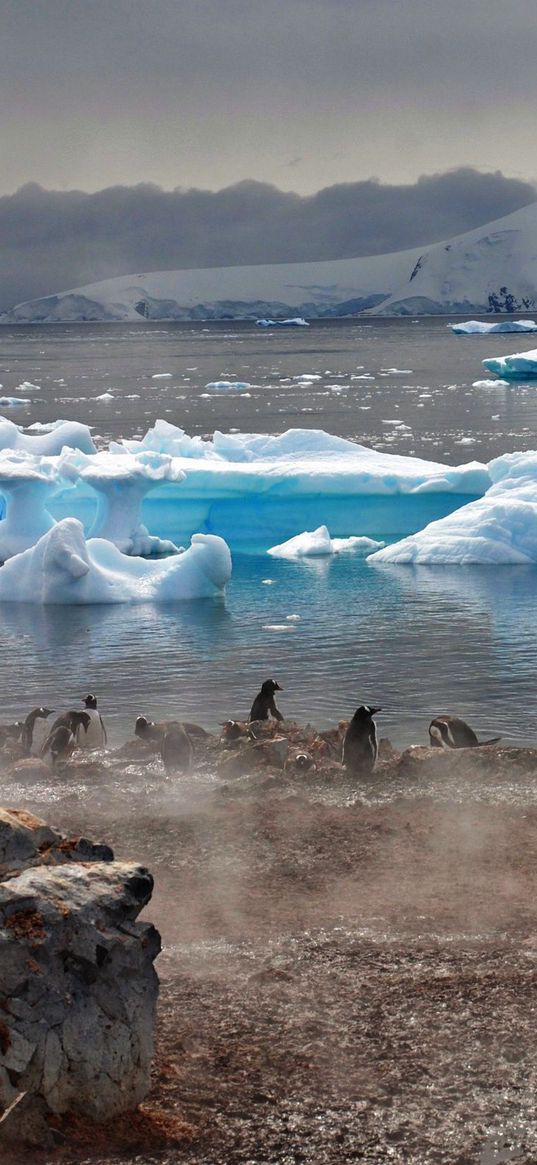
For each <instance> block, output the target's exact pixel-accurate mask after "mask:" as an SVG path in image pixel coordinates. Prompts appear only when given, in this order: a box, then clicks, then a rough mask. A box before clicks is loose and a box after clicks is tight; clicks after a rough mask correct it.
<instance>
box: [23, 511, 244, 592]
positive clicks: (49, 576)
mask: <svg viewBox="0 0 537 1165" xmlns="http://www.w3.org/2000/svg"><path fill="white" fill-rule="evenodd" d="M230 576H231V555H230V553H229V549H228V547H227V545H226V543H225V542H224V540H223V539H222V538H218V537H217V536H216V535H215V534H194V535H193V537H192V545H191V546H190V548H189V549H188V550H185V552H184V553H183V554H179V555H176V556H175V557H172V558H165V559H159V560H157V561H148V560H146V559H143V558H129V557H127V556H126V555H124V554H122V553H121V551H119V550H118V549H117V547H115V546H113V545H112V543H110V542H107V541H105V540H104V539H102V538H94V539H91V540H90V541H89V542H86V541H85V539H84V531H83V527H82V524H81V523H80V522H78V521H77V520H76V518H65V519H64V520H63V521H62V522H58V523H57V524H56V525H55V526H54V527H53V528H52V529H51V530H50V531H49V532H48V533H47V534H44V535H43V537H42V538H40V540H39V542H38V543H37V545H36V546H34V547H32V549H31V550H25V551H24V553H23V554H17V555H16V556H15V557H14V558H11V559H10V561H9V562H6V563H5V565H4V566H3V567H2V568H1V569H0V601H4V602H13V603H61V604H83V603H145V602H173V601H175V600H177V599H197V598H208V597H210V596H213V595H216V594H221V593H222V592H223V591H224V588H225V585H226V583H227V582H228V580H229V578H230Z"/></svg>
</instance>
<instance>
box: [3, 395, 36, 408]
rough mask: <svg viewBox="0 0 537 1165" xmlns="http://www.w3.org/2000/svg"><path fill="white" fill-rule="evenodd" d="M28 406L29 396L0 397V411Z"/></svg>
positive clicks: (29, 402)
mask: <svg viewBox="0 0 537 1165" xmlns="http://www.w3.org/2000/svg"><path fill="white" fill-rule="evenodd" d="M29 404H31V400H30V397H29V396H0V409H16V408H20V407H21V405H29Z"/></svg>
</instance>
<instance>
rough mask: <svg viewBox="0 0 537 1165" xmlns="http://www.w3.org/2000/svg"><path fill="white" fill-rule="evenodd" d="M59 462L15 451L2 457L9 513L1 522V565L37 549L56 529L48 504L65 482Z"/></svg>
mask: <svg viewBox="0 0 537 1165" xmlns="http://www.w3.org/2000/svg"><path fill="white" fill-rule="evenodd" d="M59 462H60V459H59V458H52V457H32V456H31V454H28V453H23V452H16V451H13V452H8V453H6V452H3V453H1V454H0V493H1V494H2V495H3V497H4V499H5V502H6V510H7V512H6V515H5V517H4V518H2V520H1V521H0V562H5V560H6V559H7V558H11V557H12V556H13V555H14V554H20V553H21V551H23V550H27V549H28V547H30V546H34V545H35V543H36V542H37V541H38V539H39V538H41V536H42V535H43V534H46V532H47V530H50V529H51V528H52V526H54V518H53V517H52V514H50V513H49V511H48V509H47V504H48V502H49V501H50V498H51V497H52V495H53V494H54V493H55V492H56V490H57V488H58V485H59V483H60V481H62V475H61V466H60V464H59ZM63 484H64V485H66V484H67V482H63Z"/></svg>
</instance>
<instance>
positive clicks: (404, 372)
mask: <svg viewBox="0 0 537 1165" xmlns="http://www.w3.org/2000/svg"><path fill="white" fill-rule="evenodd" d="M380 371H381V372H382V373H383V374H384V376H411V375H412V372H413V369H412V368H381V370H380Z"/></svg>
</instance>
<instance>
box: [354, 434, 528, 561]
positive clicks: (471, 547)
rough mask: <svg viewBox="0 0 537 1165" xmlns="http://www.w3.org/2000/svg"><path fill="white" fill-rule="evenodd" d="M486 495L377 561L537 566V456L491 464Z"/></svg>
mask: <svg viewBox="0 0 537 1165" xmlns="http://www.w3.org/2000/svg"><path fill="white" fill-rule="evenodd" d="M489 469H490V473H491V478H492V480H493V482H494V484H493V485H492V486H491V488H490V489H489V490H488V491H487V493H486V494H485V495H484V497H482V498H479V499H478V500H476V501H474V502H471V503H469V504H468V505H466V506H462V507H461V509H459V510H455V511H454V513H451V514H449V515H448V516H447V517H445V518H442V519H440V520H439V521H437V522H431V523H430V524H429V525H428V526H426V527H425V529H423V530H420V531H419V532H418V533H417V534H412V535H411V536H410V537H408V538H404V539H403V540H402V541H401V542H397V543H395V544H394V545H392V546H388V547H386V548H385V549H384V550H380V551H378V553H376V554H373V555H372V556H371V557H370V558H369V559H368V561H369V562H373V563H379V562H391V563H416V564H419V563H425V564H428V565H436V564H446V563H448V564H453V565H466V564H469V563H479V564H483V565H500V564H501V565H506V564H508V565H511V564H528V563H531V564H535V563H537V452H529V453H509V454H507V455H505V456H504V457H498V458H497V459H496V460H495V461H492V462H491V463H490V466H489Z"/></svg>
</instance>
